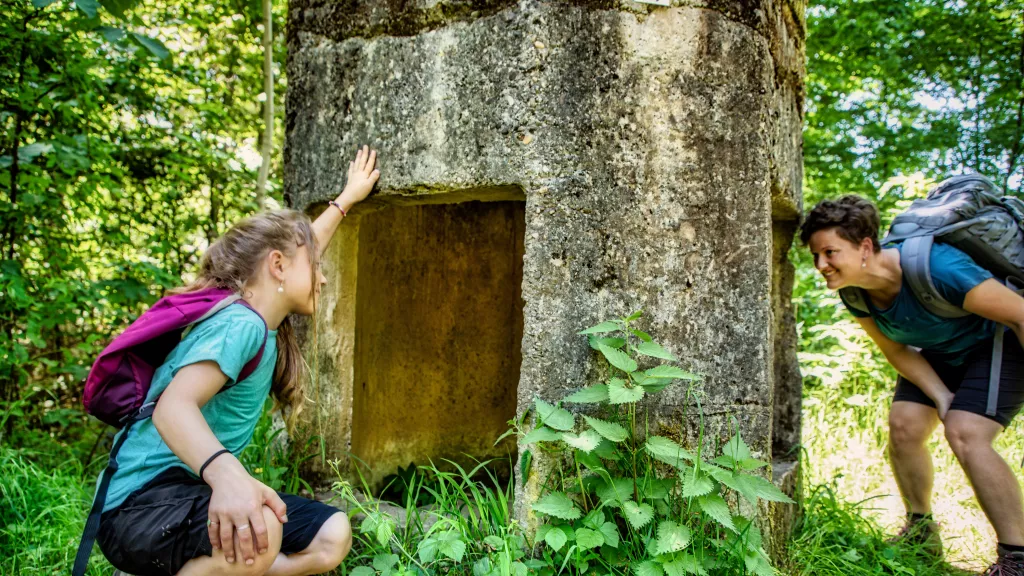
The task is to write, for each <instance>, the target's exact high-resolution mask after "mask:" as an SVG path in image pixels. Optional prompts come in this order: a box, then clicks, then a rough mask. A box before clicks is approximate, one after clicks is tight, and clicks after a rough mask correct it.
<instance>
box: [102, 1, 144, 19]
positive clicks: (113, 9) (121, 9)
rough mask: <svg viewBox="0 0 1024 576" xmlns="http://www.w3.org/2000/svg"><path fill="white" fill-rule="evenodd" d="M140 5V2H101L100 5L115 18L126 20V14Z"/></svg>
mask: <svg viewBox="0 0 1024 576" xmlns="http://www.w3.org/2000/svg"><path fill="white" fill-rule="evenodd" d="M138 3H139V0H100V4H102V5H103V7H104V8H106V9H107V12H110V13H111V14H113V15H114V16H116V17H117V18H120V19H122V20H123V19H124V13H125V12H126V11H127V10H131V9H132V8H134V7H135V6H136V5H137V4H138Z"/></svg>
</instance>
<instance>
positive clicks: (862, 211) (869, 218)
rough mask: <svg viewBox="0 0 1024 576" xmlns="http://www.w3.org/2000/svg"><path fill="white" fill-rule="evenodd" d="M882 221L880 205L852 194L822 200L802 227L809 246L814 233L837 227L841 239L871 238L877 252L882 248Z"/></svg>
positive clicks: (802, 238) (855, 241)
mask: <svg viewBox="0 0 1024 576" xmlns="http://www.w3.org/2000/svg"><path fill="white" fill-rule="evenodd" d="M881 225H882V221H881V218H879V216H878V208H875V205H874V204H872V203H871V202H869V201H867V200H865V199H863V198H861V197H860V196H856V195H854V194H848V195H846V196H843V197H842V198H839V199H838V200H822V201H821V202H818V203H817V205H815V206H814V208H811V211H810V212H808V213H807V219H805V220H804V223H803V224H802V225H801V226H800V241H801V242H803V243H804V245H805V246H806V245H807V243H808V242H810V240H811V236H812V235H814V233H815V232H817V231H819V230H825V229H828V228H835V229H836V233H837V234H839V237H840V238H843V239H844V240H849V241H850V242H853V243H854V244H860V243H861V242H862V241H863V240H864V239H865V238H871V244H872V246H874V250H875V252H878V251H879V250H881V249H882V245H881V244H879V242H878V229H879V227H881Z"/></svg>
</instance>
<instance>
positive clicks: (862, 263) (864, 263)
mask: <svg viewBox="0 0 1024 576" xmlns="http://www.w3.org/2000/svg"><path fill="white" fill-rule="evenodd" d="M860 267H861V268H867V267H868V259H867V258H865V259H863V260H861V261H860Z"/></svg>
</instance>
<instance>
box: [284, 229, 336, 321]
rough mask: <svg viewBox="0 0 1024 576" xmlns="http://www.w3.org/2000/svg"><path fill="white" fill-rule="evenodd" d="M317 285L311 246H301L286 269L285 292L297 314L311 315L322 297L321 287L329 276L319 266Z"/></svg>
mask: <svg viewBox="0 0 1024 576" xmlns="http://www.w3.org/2000/svg"><path fill="white" fill-rule="evenodd" d="M317 268H318V269H317V270H316V279H317V282H316V286H315V290H314V286H313V274H312V272H313V270H312V266H311V264H310V263H309V248H308V247H307V246H299V247H298V248H297V249H296V250H295V255H294V256H293V257H292V258H289V259H288V260H287V264H286V267H285V269H284V276H285V280H284V294H283V296H284V297H285V298H287V300H288V303H289V308H290V310H291V311H292V312H294V313H296V314H302V315H303V316H311V315H312V314H313V311H314V310H315V306H316V301H317V299H318V298H319V297H320V289H321V288H322V287H323V286H324V285H325V284H327V277H326V276H324V274H323V272H322V271H321V270H320V269H319V268H320V267H317Z"/></svg>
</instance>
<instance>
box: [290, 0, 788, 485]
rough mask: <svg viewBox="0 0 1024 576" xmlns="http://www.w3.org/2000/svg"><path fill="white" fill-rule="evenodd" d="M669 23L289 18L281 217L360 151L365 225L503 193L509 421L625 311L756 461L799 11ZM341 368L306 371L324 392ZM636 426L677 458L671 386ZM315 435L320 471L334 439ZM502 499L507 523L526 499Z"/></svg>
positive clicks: (502, 9)
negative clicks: (648, 423) (374, 216)
mask: <svg viewBox="0 0 1024 576" xmlns="http://www.w3.org/2000/svg"><path fill="white" fill-rule="evenodd" d="M680 4H681V3H680V2H676V5H675V6H673V7H671V8H658V7H652V6H648V5H644V4H639V3H635V2H631V1H627V0H623V1H622V2H618V1H604V2H601V1H594V2H587V1H582V0H580V1H573V2H570V1H566V2H537V1H528V0H523V1H520V2H512V1H507V0H506V1H469V0H467V1H461V2H460V1H445V0H440V1H429V0H427V1H421V2H402V1H397V0H396V1H392V2H370V1H357V0H352V1H348V2H332V1H329V0H292V2H291V9H290V23H289V62H288V75H289V95H288V112H287V116H288V127H287V129H288V134H287V143H286V150H285V160H286V173H285V184H286V194H287V196H288V198H289V201H290V202H291V204H292V205H294V206H296V207H299V208H306V207H310V206H312V205H314V204H316V203H318V202H323V201H324V200H326V199H328V198H330V197H333V196H334V195H335V194H337V193H338V192H339V191H340V187H341V185H342V184H343V178H344V174H345V170H346V167H347V161H348V156H349V154H350V153H351V151H353V150H354V149H355V147H356V146H357V145H359V144H363V143H370V144H372V145H373V146H374V147H376V148H378V149H379V150H380V158H381V169H382V173H383V177H382V180H381V182H380V185H379V186H380V190H379V192H378V193H377V195H376V200H375V202H376V204H377V205H386V204H388V203H410V202H412V203H415V202H420V201H423V202H446V201H462V200H467V199H477V200H499V199H507V196H503V193H502V192H501V191H507V190H508V189H509V188H510V187H517V189H521V190H522V191H523V194H524V196H525V240H524V244H525V246H524V252H525V254H524V257H523V278H522V298H523V300H524V301H525V307H524V309H523V325H524V328H523V339H522V364H521V367H520V378H519V383H518V389H517V399H518V400H517V402H518V410H519V411H520V413H521V412H522V411H524V410H526V409H528V408H529V406H530V404H531V402H532V400H533V398H535V397H537V396H540V397H543V398H545V399H548V400H558V399H560V398H562V397H563V396H564V395H566V394H568V393H570V392H572V391H574V390H576V389H578V388H579V387H581V386H584V385H586V384H588V383H592V382H593V381H594V380H595V379H597V378H599V377H601V376H602V374H603V372H602V370H603V369H602V368H601V363H600V362H598V361H597V358H596V357H595V355H594V354H593V353H592V351H591V350H590V349H589V348H588V347H587V346H586V345H585V343H584V341H583V339H582V338H581V337H579V336H577V335H576V332H577V331H578V330H580V329H581V328H583V327H585V326H588V325H590V324H593V323H596V322H597V321H598V320H600V319H605V318H609V317H612V316H615V315H621V314H628V313H629V312H631V311H633V310H635V309H638V308H643V309H644V310H645V311H646V322H647V325H646V326H645V329H647V330H648V331H649V332H651V333H652V334H654V335H655V336H656V338H658V340H659V341H661V342H663V343H664V344H665V346H666V347H667V348H668V349H670V350H671V351H673V352H675V353H676V354H677V355H678V356H679V357H680V358H682V359H683V364H684V365H686V366H687V367H688V368H690V369H692V370H695V371H698V372H701V373H703V374H705V375H706V379H705V382H704V384H703V390H704V392H705V393H706V397H705V399H704V402H703V408H704V413H705V416H706V422H707V424H708V430H709V431H710V436H711V438H712V440H713V441H716V440H719V439H724V438H726V437H728V436H729V435H730V428H731V426H732V425H733V424H732V422H733V421H735V422H736V424H738V426H739V427H740V429H741V431H742V432H743V434H744V437H745V438H746V439H747V441H748V442H749V443H750V444H751V446H752V448H753V450H754V453H755V455H757V456H759V457H762V458H770V457H771V455H772V444H773V432H772V425H773V420H774V419H775V418H777V417H778V416H777V415H776V413H775V405H776V403H775V401H774V396H775V394H776V391H777V389H778V388H777V383H776V380H777V377H778V376H777V374H778V373H779V371H778V370H777V368H776V366H777V360H778V359H777V358H776V356H777V355H779V354H782V355H786V354H789V351H788V350H791V349H787V347H786V346H787V345H788V344H786V342H791V341H792V340H787V338H790V335H789V334H790V333H791V331H792V326H789V328H788V329H787V328H786V326H785V325H784V324H782V325H777V320H778V319H779V317H780V315H781V316H784V312H785V305H784V304H782V302H783V301H784V300H785V299H786V297H787V293H788V292H786V290H787V289H786V288H785V281H784V276H785V266H784V264H781V263H780V262H779V260H778V254H779V247H780V246H781V243H784V242H785V240H786V239H785V237H784V236H785V234H786V232H785V231H786V230H787V229H788V228H786V226H785V225H783V226H782V227H780V225H779V222H792V221H793V220H794V219H795V218H796V215H797V214H799V202H800V200H799V198H800V155H799V154H800V144H799V143H800V117H801V106H802V104H801V103H800V102H799V101H798V100H799V99H800V98H802V74H803V43H802V33H803V32H802V31H803V24H802V7H801V5H799V4H794V3H792V2H788V1H787V0H780V1H779V2H772V1H767V0H764V1H736V2H728V1H712V2H708V3H689V2H688V3H687V4H686V5H685V6H683V5H680ZM372 209H374V206H373V205H368V206H366V207H363V210H366V211H368V210H372ZM358 217H359V216H358V214H357V215H356V218H358ZM350 224H351V222H347V223H346V224H345V225H346V226H347V225H350ZM789 230H790V231H791V228H790V229H789ZM779 234H781V236H782V237H780V238H776V236H778V235H779ZM359 241H360V242H362V241H363V240H362V239H359ZM336 242H351V238H348V237H342V238H341V239H340V240H336ZM335 250H336V249H335V248H334V247H332V251H334V252H332V254H334V255H335V256H332V258H336V257H341V256H342V253H343V252H344V249H338V250H337V251H335ZM347 250H348V252H347V253H349V254H351V253H352V248H351V247H350V248H348V249H347ZM349 265H350V264H346V263H345V262H339V263H338V270H341V272H339V274H340V276H339V277H338V278H336V281H335V282H334V285H336V286H338V289H340V290H344V289H348V288H350V287H351V285H350V283H346V281H345V278H344V274H346V272H344V270H347V268H346V266H349ZM357 266H358V265H357ZM780 271H781V272H780ZM332 280H335V278H334V277H332ZM371 297H372V296H371ZM347 298H350V297H349V296H331V297H329V299H328V300H329V304H328V306H333V305H334V302H335V299H336V301H337V302H343V301H344V300H345V299H347ZM358 299H359V296H356V300H358ZM342 308H344V306H342ZM346 309H347V312H344V313H339V312H337V310H335V309H334V308H329V311H331V314H332V316H331V317H332V318H333V319H334V320H332V321H333V322H334V323H335V325H334V326H330V327H326V328H325V330H324V331H323V332H333V333H334V336H330V337H329V338H328V340H330V341H331V342H334V343H335V344H331V345H330V346H333V347H329V348H327V349H326V350H329V352H322V354H328V353H335V352H336V351H337V350H339V346H340V347H341V348H340V349H344V344H337V343H339V342H344V341H345V340H346V338H347V336H345V330H349V329H350V327H349V323H350V322H352V320H351V318H353V317H355V314H356V312H355V310H354V308H353V307H352V306H348V308H346ZM339 314H340V316H339ZM787 330H788V332H787ZM322 349H323V348H322ZM344 357H345V356H344V355H341V356H338V357H336V358H340V359H341V360H337V362H336V363H335V364H334V365H333V366H331V368H330V370H333V371H335V373H336V374H337V376H336V377H335V376H333V375H332V373H331V372H330V371H325V372H324V374H325V376H326V378H325V381H330V380H332V379H333V380H335V381H337V382H339V383H340V386H341V387H342V388H344V387H345V386H351V380H352V378H351V370H352V368H351V367H350V366H348V365H346V364H345V361H344V360H343V359H344ZM670 390H673V389H670ZM791 391H792V387H791V386H790V387H789V388H786V389H785V391H784V393H786V394H789V393H791ZM345 399H346V396H345V394H344V393H340V394H336V395H334V396H332V397H330V398H329V399H327V400H326V402H325V403H326V404H327V405H328V407H327V408H326V409H327V410H328V411H329V412H332V413H334V412H343V411H344V407H343V406H342V405H341V404H339V403H338V402H343V401H345ZM648 407H649V408H651V409H652V410H653V411H654V413H655V414H656V417H657V420H658V422H659V423H660V424H661V425H663V426H664V427H665V428H667V433H669V434H674V435H676V436H677V437H680V438H681V439H683V440H686V441H692V440H694V439H695V433H696V420H695V411H694V409H693V407H692V406H688V405H687V402H686V401H685V394H684V390H683V387H678V388H677V389H674V390H673V391H671V392H666V393H664V394H662V395H660V396H659V400H658V402H657V404H650V405H649V406H648ZM684 412H685V413H686V414H685V416H684ZM732 417H735V420H733V419H732ZM335 425H336V426H339V428H337V429H336V432H337V433H336V434H333V435H329V436H328V437H329V438H330V442H331V444H332V446H334V448H335V449H336V450H338V451H339V452H341V451H344V450H345V449H347V447H348V444H345V442H351V436H350V434H351V433H350V432H348V431H343V427H344V425H345V423H344V422H343V421H342V420H337V421H336V422H335ZM797 430H798V428H797ZM797 433H798V432H797ZM347 435H349V436H347ZM544 465H545V463H544V462H543V461H540V462H537V461H536V460H535V465H534V468H535V469H539V470H542V469H543V467H544ZM518 481H519V482H520V485H519V488H520V492H519V493H520V494H521V495H523V496H525V499H524V498H519V503H520V504H522V502H524V501H526V500H528V499H529V498H530V497H531V495H532V494H535V493H536V490H537V489H538V486H537V485H536V477H535V476H534V475H531V478H528V479H525V483H524V479H522V478H520V479H518Z"/></svg>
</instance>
